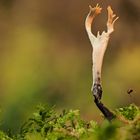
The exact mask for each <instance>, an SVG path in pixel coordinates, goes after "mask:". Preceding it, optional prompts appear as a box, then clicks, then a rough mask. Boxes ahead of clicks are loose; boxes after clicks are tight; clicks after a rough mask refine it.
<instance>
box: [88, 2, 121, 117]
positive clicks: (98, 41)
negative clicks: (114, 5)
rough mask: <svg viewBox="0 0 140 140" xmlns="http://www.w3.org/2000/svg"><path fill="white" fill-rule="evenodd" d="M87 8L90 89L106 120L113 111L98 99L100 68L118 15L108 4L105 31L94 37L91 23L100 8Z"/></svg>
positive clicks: (99, 95) (100, 87)
mask: <svg viewBox="0 0 140 140" xmlns="http://www.w3.org/2000/svg"><path fill="white" fill-rule="evenodd" d="M89 8H90V11H89V14H88V15H87V18H86V21H85V27H86V31H87V33H88V37H89V39H90V42H91V45H92V48H93V52H92V61H93V67H92V75H93V84H92V89H91V91H92V93H93V95H94V97H95V103H96V105H97V106H98V108H99V109H100V110H101V111H102V112H103V114H104V115H105V117H106V118H107V119H108V120H111V119H112V118H113V113H112V112H110V111H109V110H108V109H107V108H106V107H105V106H104V105H103V104H102V103H101V101H100V100H101V97H102V86H101V69H102V62H103V57H104V53H105V50H106V48H107V44H108V40H109V37H110V34H111V33H112V32H113V31H114V23H115V21H116V20H117V19H118V17H116V15H115V14H113V11H112V9H111V7H110V6H108V8H107V10H108V20H107V32H105V31H103V32H102V33H101V35H100V34H99V31H98V33H97V37H96V36H95V35H93V34H92V31H91V24H92V22H93V20H94V19H95V17H96V16H97V15H98V14H100V13H101V10H102V8H101V7H100V6H99V5H98V4H97V5H96V6H95V7H94V8H92V7H91V6H89Z"/></svg>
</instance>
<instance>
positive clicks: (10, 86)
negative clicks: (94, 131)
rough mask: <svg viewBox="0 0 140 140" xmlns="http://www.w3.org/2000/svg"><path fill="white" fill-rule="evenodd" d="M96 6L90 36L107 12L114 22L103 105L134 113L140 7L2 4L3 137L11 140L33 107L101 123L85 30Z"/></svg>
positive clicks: (84, 0) (128, 0)
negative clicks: (42, 105) (6, 132)
mask: <svg viewBox="0 0 140 140" xmlns="http://www.w3.org/2000/svg"><path fill="white" fill-rule="evenodd" d="M96 3H99V4H100V5H101V6H102V7H103V10H102V14H101V15H99V16H98V17H97V18H96V19H95V20H96V21H95V24H94V25H93V33H94V34H96V33H97V31H98V30H100V31H103V30H106V21H107V10H106V8H107V6H108V5H111V6H112V8H113V10H114V12H115V13H116V14H117V15H118V16H119V17H120V18H119V20H118V21H117V22H116V24H115V32H114V33H113V34H112V37H111V39H110V42H109V45H108V49H107V52H106V54H105V59H104V64H103V73H102V83H103V91H104V92H103V102H104V103H105V104H106V105H107V106H108V107H109V108H111V109H114V108H116V107H119V106H122V105H127V104H129V103H131V102H134V103H136V104H137V105H140V102H139V100H140V86H139V84H140V74H139V73H140V1H139V0H123V1H122V0H117V1H113V0H112V1H111V0H100V1H99V0H94V1H93V0H76V1H75V0H69V1H68V0H61V1H56V0H0V106H1V122H0V127H1V128H2V129H4V130H7V129H8V128H11V129H12V130H13V132H16V131H17V130H18V127H19V126H20V124H22V123H23V121H25V120H26V119H27V118H28V117H29V116H30V114H31V113H32V112H33V111H34V107H35V106H36V105H37V104H38V103H48V104H50V105H56V108H57V110H58V111H60V110H62V109H64V108H65V109H69V108H73V109H79V110H80V112H81V115H82V117H83V118H84V119H87V120H88V119H93V120H97V121H100V120H101V117H100V112H99V110H98V109H97V108H96V106H95V104H94V102H93V97H92V94H91V91H90V89H91V84H92V73H91V64H92V61H91V52H92V48H91V45H90V42H89V39H88V37H87V34H86V31H85V27H84V21H85V18H86V15H87V13H88V11H89V8H88V5H89V4H91V5H93V6H94V5H96ZM129 88H132V89H133V90H134V92H133V93H132V97H130V96H129V95H128V94H127V89H129Z"/></svg>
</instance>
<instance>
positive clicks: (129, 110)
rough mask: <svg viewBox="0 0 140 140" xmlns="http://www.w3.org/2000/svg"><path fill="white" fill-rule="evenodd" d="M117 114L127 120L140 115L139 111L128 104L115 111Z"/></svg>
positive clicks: (134, 106)
mask: <svg viewBox="0 0 140 140" xmlns="http://www.w3.org/2000/svg"><path fill="white" fill-rule="evenodd" d="M117 112H118V113H119V114H121V115H123V116H124V117H125V118H126V119H128V120H134V119H135V118H136V117H137V116H138V115H140V109H139V108H138V107H137V106H136V105H134V104H130V105H129V106H127V107H123V108H119V109H117Z"/></svg>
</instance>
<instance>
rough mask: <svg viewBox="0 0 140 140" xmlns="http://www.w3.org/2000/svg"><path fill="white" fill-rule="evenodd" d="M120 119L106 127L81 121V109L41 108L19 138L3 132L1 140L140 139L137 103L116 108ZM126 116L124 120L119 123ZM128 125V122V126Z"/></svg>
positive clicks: (0, 133) (107, 123)
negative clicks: (59, 111) (60, 110)
mask: <svg viewBox="0 0 140 140" xmlns="http://www.w3.org/2000/svg"><path fill="white" fill-rule="evenodd" d="M115 115H116V116H117V117H116V119H114V120H113V121H112V122H108V121H107V120H104V121H103V122H102V124H100V125H99V124H97V122H95V121H93V120H91V121H89V122H86V121H84V120H82V119H81V117H80V114H79V110H67V111H66V110H63V111H62V113H60V114H58V113H57V112H56V111H55V110H54V107H49V106H47V105H39V106H37V109H36V112H34V113H33V115H32V117H31V118H29V119H28V120H27V121H26V122H25V123H24V124H23V125H22V126H21V128H20V131H19V133H18V134H17V135H12V134H11V133H10V131H9V133H7V134H6V133H4V132H2V131H0V139H1V140H93V139H94V140H118V139H120V140H139V139H140V109H139V107H137V106H136V105H134V104H131V105H129V106H128V107H122V108H119V109H116V114H115ZM119 116H123V117H124V118H125V121H124V120H119V119H117V118H119ZM126 122H127V123H126Z"/></svg>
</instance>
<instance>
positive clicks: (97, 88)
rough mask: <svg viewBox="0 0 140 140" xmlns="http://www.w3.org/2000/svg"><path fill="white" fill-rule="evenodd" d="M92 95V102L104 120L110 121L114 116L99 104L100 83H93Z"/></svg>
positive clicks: (100, 96) (100, 94)
mask: <svg viewBox="0 0 140 140" xmlns="http://www.w3.org/2000/svg"><path fill="white" fill-rule="evenodd" d="M92 94H93V96H94V102H95V104H96V106H97V107H98V108H99V110H100V111H101V112H102V113H103V115H104V116H105V118H106V119H107V120H109V121H111V120H112V119H113V118H114V117H115V115H114V114H113V113H112V112H111V111H110V110H109V109H108V108H107V107H105V106H104V104H103V103H102V102H101V98H102V86H101V84H100V83H95V84H94V86H93V89H92Z"/></svg>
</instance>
